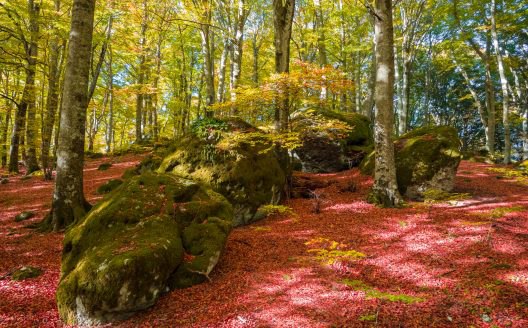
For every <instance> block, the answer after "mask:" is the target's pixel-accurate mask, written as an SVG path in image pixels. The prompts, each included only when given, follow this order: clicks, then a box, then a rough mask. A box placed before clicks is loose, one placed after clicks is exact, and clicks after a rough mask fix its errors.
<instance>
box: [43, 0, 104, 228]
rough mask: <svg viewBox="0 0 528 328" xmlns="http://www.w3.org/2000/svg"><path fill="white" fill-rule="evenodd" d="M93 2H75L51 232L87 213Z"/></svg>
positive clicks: (63, 100)
mask: <svg viewBox="0 0 528 328" xmlns="http://www.w3.org/2000/svg"><path fill="white" fill-rule="evenodd" d="M94 11H95V0H74V1H73V7H72V18H71V32H70V41H69V49H68V59H67V66H66V73H65V76H64V91H63V96H62V113H61V117H60V120H61V128H60V131H59V143H58V150H57V178H56V182H55V191H54V194H53V204H52V209H51V213H50V215H49V216H48V219H47V221H45V223H48V224H49V227H51V228H52V229H53V230H54V231H58V230H62V229H64V228H65V227H67V226H69V225H70V224H72V223H73V222H75V221H77V220H79V219H81V218H82V217H83V216H84V215H85V214H86V212H87V211H88V210H89V209H90V205H89V204H88V202H87V201H86V200H85V198H84V193H83V166H84V139H85V126H86V109H87V107H88V83H89V75H90V57H91V50H92V35H93V23H94Z"/></svg>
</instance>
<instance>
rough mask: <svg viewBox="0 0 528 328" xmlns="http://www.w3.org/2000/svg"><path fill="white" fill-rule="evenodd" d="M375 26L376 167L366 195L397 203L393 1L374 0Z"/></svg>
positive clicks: (383, 203)
mask: <svg viewBox="0 0 528 328" xmlns="http://www.w3.org/2000/svg"><path fill="white" fill-rule="evenodd" d="M375 10H376V17H375V18H374V20H375V24H374V30H375V38H376V93H375V101H376V118H375V125H374V145H375V150H376V155H375V157H376V168H375V172H374V186H373V189H372V192H371V194H370V197H369V199H370V200H371V201H372V202H373V203H376V204H379V205H381V206H385V207H394V206H399V205H400V204H401V203H402V197H401V195H400V192H399V191H398V183H397V180H396V167H395V160H394V142H393V129H394V99H393V98H394V32H393V23H392V1H391V0H376V9H375Z"/></svg>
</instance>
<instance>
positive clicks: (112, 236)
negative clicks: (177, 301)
mask: <svg viewBox="0 0 528 328" xmlns="http://www.w3.org/2000/svg"><path fill="white" fill-rule="evenodd" d="M232 217H233V212H232V208H231V205H230V204H229V203H228V202H227V201H226V200H225V199H224V198H223V197H222V196H221V195H219V194H216V193H214V192H213V191H212V190H210V189H208V188H204V187H202V186H200V185H198V184H197V183H195V182H193V181H190V180H187V179H183V178H179V177H176V176H174V175H171V174H155V173H151V172H145V173H143V174H142V175H138V176H135V177H132V178H130V179H129V180H127V181H125V182H124V183H123V184H122V185H120V186H119V187H117V189H115V190H114V191H113V192H112V193H110V194H108V195H107V196H105V198H104V199H103V200H102V201H101V202H100V203H99V204H97V205H96V206H95V207H94V208H93V209H92V210H91V211H90V212H89V213H88V214H87V216H86V217H84V218H83V219H82V220H81V221H80V222H77V223H76V224H75V225H74V226H73V227H71V228H70V229H69V230H68V231H67V232H66V236H65V238H64V248H63V255H62V265H61V279H60V283H59V287H58V289H57V303H58V308H59V314H60V316H61V318H62V319H63V320H64V321H65V322H66V323H67V324H77V325H81V326H83V325H98V324H104V323H107V322H112V321H115V320H119V319H123V318H126V317H128V316H130V315H131V314H133V313H134V312H136V311H139V310H142V309H145V308H147V307H150V306H152V305H153V304H154V303H155V302H156V300H157V299H158V298H159V296H160V295H161V294H162V293H164V292H166V291H168V289H169V287H170V286H169V285H170V282H171V281H178V280H179V279H180V278H178V275H181V276H188V275H192V274H193V272H190V271H188V270H186V268H183V269H180V267H181V266H182V264H183V258H184V253H189V252H191V250H190V248H193V249H194V248H199V247H200V246H199V245H194V244H193V243H190V244H185V245H184V244H183V243H182V239H183V237H182V234H184V231H186V228H187V227H189V226H191V225H193V224H195V225H202V224H204V225H208V224H209V225H218V226H219V227H220V228H219V229H221V231H222V233H223V235H222V236H221V237H222V238H220V237H219V236H217V235H211V237H210V239H208V236H204V237H203V238H202V239H200V240H196V241H195V242H196V243H198V242H200V243H204V244H207V245H208V246H207V247H209V248H211V249H212V248H213V246H214V248H215V249H216V250H218V251H219V252H221V251H222V250H223V247H224V243H225V240H226V239H227V236H228V234H229V232H230V230H231V225H232V224H231V221H232ZM210 229H214V228H213V227H212V228H210ZM204 247H205V246H204ZM187 248H189V250H188V249H187ZM197 258H198V257H197ZM192 262H193V261H191V262H190V264H188V265H192V267H193V268H197V270H198V271H201V270H205V269H204V268H203V267H201V266H200V264H199V263H197V264H193V263H192ZM215 264H216V263H215Z"/></svg>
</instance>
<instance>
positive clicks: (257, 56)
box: [251, 34, 262, 86]
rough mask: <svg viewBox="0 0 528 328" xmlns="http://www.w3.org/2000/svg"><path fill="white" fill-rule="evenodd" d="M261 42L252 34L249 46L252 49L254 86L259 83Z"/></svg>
mask: <svg viewBox="0 0 528 328" xmlns="http://www.w3.org/2000/svg"><path fill="white" fill-rule="evenodd" d="M261 45H262V44H261V43H259V42H258V40H257V34H255V35H254V36H253V38H252V39H251V48H252V50H253V83H254V84H255V86H258V85H259V84H260V76H259V75H260V72H259V71H260V65H259V59H260V47H261Z"/></svg>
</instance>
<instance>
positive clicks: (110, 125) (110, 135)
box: [105, 45, 114, 153]
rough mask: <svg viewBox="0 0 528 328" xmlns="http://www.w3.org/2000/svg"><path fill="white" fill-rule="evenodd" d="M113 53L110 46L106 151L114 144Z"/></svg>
mask: <svg viewBox="0 0 528 328" xmlns="http://www.w3.org/2000/svg"><path fill="white" fill-rule="evenodd" d="M113 57H114V56H113V53H112V47H111V46H110V45H109V47H108V62H107V70H108V98H109V99H108V121H107V122H106V138H105V141H106V149H105V151H106V153H110V152H111V151H112V145H113V144H114V69H113V67H112V65H113Z"/></svg>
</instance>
